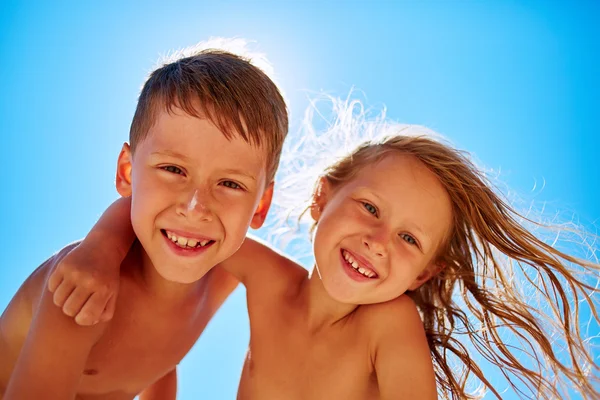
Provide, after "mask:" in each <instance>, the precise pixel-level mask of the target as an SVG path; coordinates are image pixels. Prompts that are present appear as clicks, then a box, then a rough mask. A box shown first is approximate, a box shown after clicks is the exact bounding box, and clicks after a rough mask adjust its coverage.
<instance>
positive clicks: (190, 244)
mask: <svg viewBox="0 0 600 400" xmlns="http://www.w3.org/2000/svg"><path fill="white" fill-rule="evenodd" d="M197 244H198V241H197V240H196V239H188V241H187V245H188V246H190V247H196V245H197Z"/></svg>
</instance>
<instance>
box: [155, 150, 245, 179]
mask: <svg viewBox="0 0 600 400" xmlns="http://www.w3.org/2000/svg"><path fill="white" fill-rule="evenodd" d="M151 155H153V156H154V155H158V156H169V157H175V158H180V159H182V160H184V161H189V160H190V158H189V157H188V156H185V155H183V154H181V153H178V152H176V151H172V150H162V151H155V152H153V153H152V154H151ZM222 172H224V173H227V174H233V175H241V176H245V177H247V178H248V179H252V180H253V181H254V182H256V177H255V176H254V175H251V174H249V173H247V172H246V171H244V170H241V169H235V168H228V169H224V170H222Z"/></svg>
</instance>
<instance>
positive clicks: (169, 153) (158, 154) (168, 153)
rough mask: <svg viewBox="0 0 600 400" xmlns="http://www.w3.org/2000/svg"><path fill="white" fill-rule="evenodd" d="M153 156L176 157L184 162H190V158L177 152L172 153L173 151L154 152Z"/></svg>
mask: <svg viewBox="0 0 600 400" xmlns="http://www.w3.org/2000/svg"><path fill="white" fill-rule="evenodd" d="M151 155H153V156H154V155H157V156H169V157H175V158H180V159H182V160H184V161H189V157H187V156H185V155H183V154H181V153H177V152H176V151H172V150H162V151H155V152H153V153H152V154H151Z"/></svg>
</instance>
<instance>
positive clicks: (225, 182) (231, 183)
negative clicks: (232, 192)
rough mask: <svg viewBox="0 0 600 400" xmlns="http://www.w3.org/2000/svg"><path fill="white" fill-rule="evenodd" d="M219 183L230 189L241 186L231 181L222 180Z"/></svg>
mask: <svg viewBox="0 0 600 400" xmlns="http://www.w3.org/2000/svg"><path fill="white" fill-rule="evenodd" d="M221 185H223V186H225V187H228V188H230V189H241V188H242V187H241V186H240V185H239V184H237V183H235V182H233V181H223V182H221Z"/></svg>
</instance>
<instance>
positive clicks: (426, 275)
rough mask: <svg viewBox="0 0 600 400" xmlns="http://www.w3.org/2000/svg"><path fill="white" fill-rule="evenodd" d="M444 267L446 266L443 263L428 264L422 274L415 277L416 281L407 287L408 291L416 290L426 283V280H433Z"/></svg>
mask: <svg viewBox="0 0 600 400" xmlns="http://www.w3.org/2000/svg"><path fill="white" fill-rule="evenodd" d="M445 267H446V264H444V263H443V262H437V261H436V262H433V263H431V264H429V266H428V267H427V268H425V269H424V270H423V272H421V273H420V274H419V276H417V279H415V281H414V282H413V283H412V285H410V286H409V288H408V290H417V289H418V288H420V287H421V286H422V285H423V284H424V283H425V282H427V281H428V280H430V279H431V278H433V277H434V276H436V275H437V274H439V273H440V271H441V270H443V269H444V268H445Z"/></svg>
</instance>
